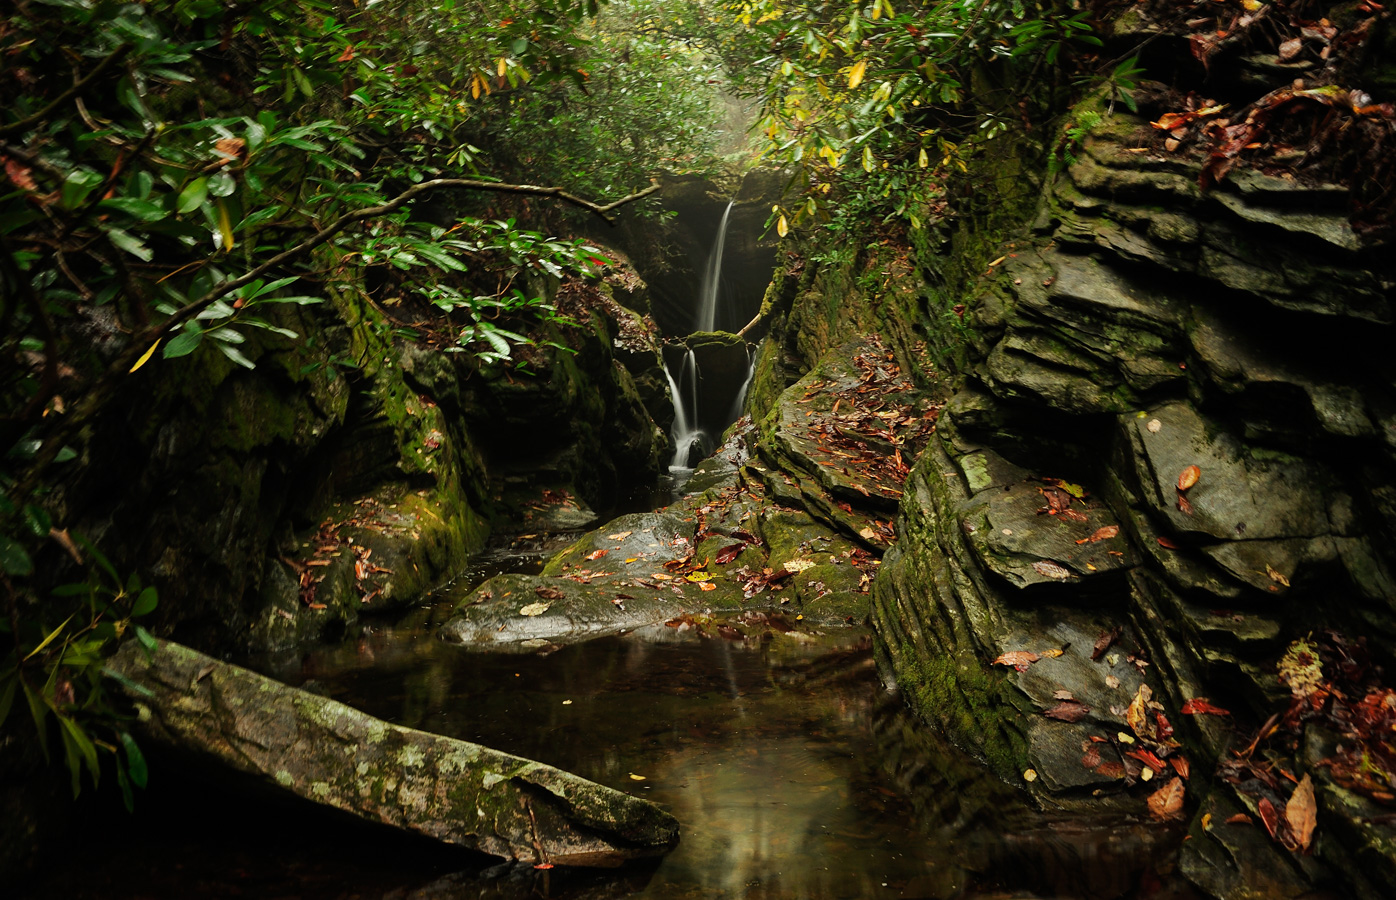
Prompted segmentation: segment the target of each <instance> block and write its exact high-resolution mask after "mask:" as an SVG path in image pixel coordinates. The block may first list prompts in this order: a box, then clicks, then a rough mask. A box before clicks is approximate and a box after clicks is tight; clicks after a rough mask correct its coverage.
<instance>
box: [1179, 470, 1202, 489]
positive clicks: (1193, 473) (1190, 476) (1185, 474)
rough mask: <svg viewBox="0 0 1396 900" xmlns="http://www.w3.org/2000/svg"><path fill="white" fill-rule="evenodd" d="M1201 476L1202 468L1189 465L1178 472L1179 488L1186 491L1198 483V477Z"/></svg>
mask: <svg viewBox="0 0 1396 900" xmlns="http://www.w3.org/2000/svg"><path fill="white" fill-rule="evenodd" d="M1201 477H1202V470H1201V469H1199V468H1198V467H1197V466H1188V467H1187V468H1186V469H1184V470H1183V471H1181V472H1179V473H1178V490H1180V491H1186V490H1187V489H1188V488H1190V487H1192V486H1193V485H1194V484H1197V479H1199V478H1201Z"/></svg>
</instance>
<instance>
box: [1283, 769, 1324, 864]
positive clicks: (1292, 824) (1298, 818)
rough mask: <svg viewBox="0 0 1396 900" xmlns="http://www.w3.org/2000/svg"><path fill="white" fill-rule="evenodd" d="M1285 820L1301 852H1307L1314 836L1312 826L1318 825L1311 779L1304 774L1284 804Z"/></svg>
mask: <svg viewBox="0 0 1396 900" xmlns="http://www.w3.org/2000/svg"><path fill="white" fill-rule="evenodd" d="M1285 822H1286V823H1288V825H1289V830H1290V833H1291V834H1293V835H1294V839H1295V840H1296V841H1297V842H1298V843H1299V849H1300V851H1301V852H1305V853H1307V852H1308V850H1309V843H1310V842H1311V841H1312V840H1313V837H1314V827H1315V826H1316V825H1318V808H1317V805H1316V804H1315V802H1314V783H1313V780H1312V779H1310V778H1309V776H1308V775H1305V776H1304V778H1303V780H1302V781H1300V782H1299V786H1298V787H1296V788H1295V789H1294V793H1293V794H1291V795H1290V798H1289V802H1288V803H1286V804H1285Z"/></svg>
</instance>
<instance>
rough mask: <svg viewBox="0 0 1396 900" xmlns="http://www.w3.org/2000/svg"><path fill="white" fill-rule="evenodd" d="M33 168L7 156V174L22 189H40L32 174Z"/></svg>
mask: <svg viewBox="0 0 1396 900" xmlns="http://www.w3.org/2000/svg"><path fill="white" fill-rule="evenodd" d="M32 171H33V170H32V169H30V168H29V167H28V166H22V165H20V164H19V162H18V161H17V160H14V159H11V158H10V157H8V156H7V157H5V174H6V175H8V176H9V178H10V181H11V182H13V183H14V186H15V187H17V188H19V189H20V190H21V191H38V190H39V186H38V185H37V184H35V183H34V179H33V178H32V177H30V176H31V172H32Z"/></svg>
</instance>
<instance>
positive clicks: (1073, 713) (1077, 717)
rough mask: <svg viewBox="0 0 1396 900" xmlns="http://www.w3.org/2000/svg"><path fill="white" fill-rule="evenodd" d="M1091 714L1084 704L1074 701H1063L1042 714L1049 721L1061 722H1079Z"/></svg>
mask: <svg viewBox="0 0 1396 900" xmlns="http://www.w3.org/2000/svg"><path fill="white" fill-rule="evenodd" d="M1090 712H1091V708H1090V707H1089V706H1087V705H1085V704H1084V703H1078V702H1077V701H1075V700H1065V701H1063V702H1061V703H1058V704H1057V705H1056V706H1054V707H1052V708H1051V709H1049V710H1046V711H1044V712H1043V713H1042V714H1043V715H1044V716H1046V717H1047V718H1049V719H1057V720H1059V721H1062V722H1079V721H1081V720H1082V719H1084V718H1086V716H1088V715H1089V714H1090Z"/></svg>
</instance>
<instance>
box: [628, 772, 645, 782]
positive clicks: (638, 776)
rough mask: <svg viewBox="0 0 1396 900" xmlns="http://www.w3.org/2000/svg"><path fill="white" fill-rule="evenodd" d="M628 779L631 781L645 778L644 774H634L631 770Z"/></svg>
mask: <svg viewBox="0 0 1396 900" xmlns="http://www.w3.org/2000/svg"><path fill="white" fill-rule="evenodd" d="M630 780H631V781H644V780H645V776H643V775H636V774H635V773H634V772H631V773H630Z"/></svg>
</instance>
